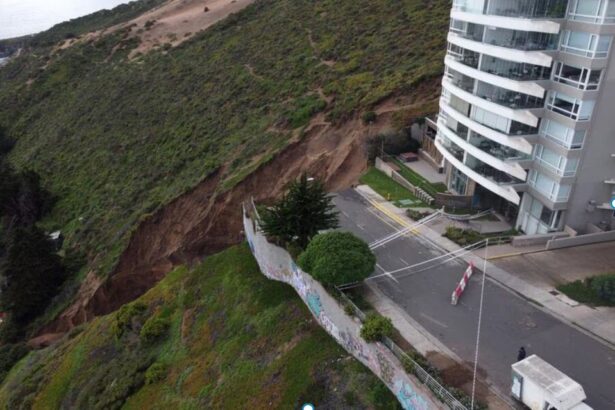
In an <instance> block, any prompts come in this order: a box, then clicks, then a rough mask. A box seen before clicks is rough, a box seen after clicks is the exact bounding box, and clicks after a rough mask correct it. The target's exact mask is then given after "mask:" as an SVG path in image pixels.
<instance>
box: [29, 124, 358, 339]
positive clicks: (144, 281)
mask: <svg viewBox="0 0 615 410" xmlns="http://www.w3.org/2000/svg"><path fill="white" fill-rule="evenodd" d="M314 124H315V125H313V126H311V127H310V128H308V131H307V133H306V135H305V136H304V137H303V138H302V139H301V140H299V141H295V142H293V143H291V144H290V145H289V146H288V147H286V148H285V149H284V150H283V151H282V152H280V153H279V154H278V155H276V156H275V158H274V159H272V160H271V161H270V162H268V163H267V164H265V165H263V166H261V167H260V168H259V169H258V170H256V171H255V172H254V173H252V174H251V175H249V176H248V177H247V178H246V179H244V180H243V181H242V182H240V183H239V184H238V185H236V186H235V187H234V188H232V189H231V190H228V191H226V192H224V193H216V188H217V187H218V182H219V180H220V176H221V175H222V174H223V170H219V171H218V172H217V173H216V174H215V175H213V176H211V177H209V178H207V179H206V180H204V181H203V182H202V183H201V184H199V185H198V186H197V187H196V188H194V189H193V190H192V191H190V192H187V193H186V194H184V195H182V196H181V197H179V198H177V199H176V200H174V201H173V202H172V203H170V204H169V205H168V206H166V207H165V208H163V209H162V210H161V211H159V212H157V213H156V214H154V215H153V216H151V217H150V218H148V219H147V220H146V221H144V222H143V223H142V224H141V225H140V226H139V228H138V229H137V231H136V232H135V233H134V235H133V237H132V239H131V241H130V244H129V246H128V248H127V250H126V251H125V252H124V253H123V255H122V257H121V259H120V262H119V263H118V266H117V268H116V269H115V271H114V273H113V275H111V277H110V279H109V280H108V281H106V282H104V283H101V282H100V281H99V280H98V279H97V277H96V275H94V274H91V275H89V277H88V279H87V280H86V281H84V283H83V284H82V286H81V289H80V291H79V296H78V299H77V301H76V302H75V303H74V304H73V305H72V306H71V307H69V308H68V309H67V310H66V311H65V312H64V313H63V314H62V315H61V316H60V317H59V318H58V319H57V320H56V321H55V322H53V323H51V324H50V325H48V326H46V327H45V328H44V330H43V331H42V332H41V333H61V332H65V331H67V330H68V329H70V328H72V327H73V326H75V325H78V324H80V323H83V322H85V321H88V320H90V319H91V318H93V317H95V316H98V315H102V314H106V313H109V312H112V311H113V310H115V309H117V308H119V307H120V306H121V305H123V304H124V303H126V302H128V301H131V300H133V299H134V298H136V297H138V296H140V295H141V294H143V293H144V292H145V291H147V290H148V289H149V288H151V287H152V286H153V285H154V284H155V283H156V282H158V281H159V280H160V279H162V278H163V277H164V275H165V274H166V273H167V272H169V271H170V270H171V268H172V267H173V266H175V265H178V264H182V263H191V262H194V261H195V259H198V258H202V257H203V256H205V255H209V254H212V253H215V252H217V251H220V250H222V249H224V248H226V247H228V246H229V245H232V244H236V243H238V242H240V241H241V240H242V236H241V203H242V201H244V200H246V199H248V198H249V197H250V196H254V198H255V199H256V200H258V201H266V200H270V199H272V198H274V197H276V196H277V195H278V194H279V193H280V192H282V191H283V188H284V186H285V185H286V184H287V183H288V182H289V181H291V180H293V179H295V178H297V177H298V176H299V175H300V174H301V172H304V171H305V172H308V173H309V174H310V175H314V176H317V177H320V178H323V179H324V180H325V181H326V184H327V187H328V188H329V189H330V190H339V189H342V188H345V187H348V186H350V185H351V184H352V183H354V182H355V181H356V179H357V178H358V176H359V175H360V174H361V172H362V171H363V170H364V169H365V167H366V158H365V152H364V140H365V137H366V135H367V134H366V129H365V127H364V126H363V125H362V124H361V122H360V121H359V120H356V119H355V120H352V121H350V122H347V123H346V124H344V126H343V127H338V128H334V127H332V126H331V125H329V124H327V123H324V122H322V121H320V118H316V119H315V121H314Z"/></svg>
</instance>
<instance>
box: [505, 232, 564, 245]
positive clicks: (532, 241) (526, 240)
mask: <svg viewBox="0 0 615 410" xmlns="http://www.w3.org/2000/svg"><path fill="white" fill-rule="evenodd" d="M569 236H570V235H569V234H568V233H566V232H557V233H546V234H540V235H523V236H515V237H513V239H512V242H511V244H512V246H514V247H516V248H520V247H523V246H536V245H546V244H547V242H549V241H550V240H552V239H559V238H568V237H569Z"/></svg>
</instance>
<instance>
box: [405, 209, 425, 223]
mask: <svg viewBox="0 0 615 410" xmlns="http://www.w3.org/2000/svg"><path fill="white" fill-rule="evenodd" d="M406 215H408V218H411V219H414V220H415V221H419V220H421V219H423V218H425V217H426V216H429V215H431V212H421V211H417V210H416V209H408V210H407V211H406Z"/></svg>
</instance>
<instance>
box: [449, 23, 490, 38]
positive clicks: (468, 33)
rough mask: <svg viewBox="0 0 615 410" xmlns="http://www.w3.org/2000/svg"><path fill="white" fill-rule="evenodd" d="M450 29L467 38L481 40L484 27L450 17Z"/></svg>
mask: <svg viewBox="0 0 615 410" xmlns="http://www.w3.org/2000/svg"><path fill="white" fill-rule="evenodd" d="M450 31H451V33H455V34H457V35H458V36H460V37H463V38H467V39H468V40H472V41H478V42H481V41H483V34H484V32H485V27H484V26H481V25H480V24H474V23H468V22H465V21H461V20H455V19H451V24H450Z"/></svg>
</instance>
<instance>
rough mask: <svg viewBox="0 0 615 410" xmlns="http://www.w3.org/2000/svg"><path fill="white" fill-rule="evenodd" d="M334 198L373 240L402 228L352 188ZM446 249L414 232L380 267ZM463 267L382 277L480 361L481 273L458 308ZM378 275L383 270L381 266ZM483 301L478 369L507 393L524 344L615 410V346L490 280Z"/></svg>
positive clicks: (354, 228)
mask: <svg viewBox="0 0 615 410" xmlns="http://www.w3.org/2000/svg"><path fill="white" fill-rule="evenodd" d="M335 203H336V205H337V207H338V209H339V210H340V224H341V227H342V229H345V230H348V231H351V232H353V233H355V234H356V235H358V236H359V237H361V238H363V239H364V240H366V241H367V242H372V241H374V240H377V239H380V238H382V237H384V236H386V235H387V234H390V233H392V232H393V231H394V230H396V229H398V228H399V227H398V226H395V223H394V222H393V221H392V220H390V219H388V218H387V217H385V216H384V215H383V214H381V213H379V212H378V211H376V210H375V209H374V208H373V207H371V206H370V204H369V203H368V202H367V201H365V200H364V199H363V198H362V197H361V196H360V195H359V194H358V193H357V192H355V191H353V190H350V191H345V192H343V193H341V194H339V195H337V196H336V198H335ZM441 254H442V252H440V251H439V250H438V249H437V248H436V247H435V246H434V245H432V244H430V243H429V242H427V241H426V240H425V239H423V238H419V237H416V236H411V237H405V238H402V239H398V240H395V241H393V242H390V243H389V244H387V245H385V246H384V247H381V248H379V249H377V250H376V255H377V257H378V265H379V266H380V267H381V268H383V269H384V270H386V271H393V270H395V269H399V268H403V267H405V266H407V264H408V263H409V264H414V263H417V262H421V261H425V260H427V259H430V258H433V257H435V256H438V255H441ZM465 267H466V265H465V264H464V263H462V262H460V261H451V262H448V263H445V264H442V265H440V266H436V267H434V268H432V269H428V270H424V271H422V272H417V273H413V274H406V276H404V277H398V280H399V282H398V283H396V282H394V281H393V280H391V279H389V278H386V277H384V278H383V279H378V280H376V283H377V284H378V287H379V288H380V289H381V290H382V291H383V292H384V293H385V294H386V295H387V296H388V297H389V298H391V300H393V301H394V302H395V303H396V304H397V305H398V306H400V307H402V308H403V309H404V310H405V311H406V312H407V313H408V314H409V315H410V316H411V317H412V318H414V319H415V320H416V321H417V322H419V323H420V324H421V325H422V326H423V327H425V328H426V329H427V331H429V332H430V333H431V334H432V335H434V336H435V337H437V338H438V339H439V340H440V341H441V342H442V343H444V344H445V345H446V346H447V347H448V348H450V349H451V350H453V351H454V352H455V353H456V354H457V355H458V356H459V357H461V358H462V359H463V360H466V361H468V362H474V346H475V340H476V326H477V318H478V305H479V298H480V277H481V275H480V274H475V276H474V277H473V278H472V280H471V282H470V284H469V286H468V288H467V289H466V293H465V294H464V295H463V297H462V299H461V301H460V303H459V304H458V305H457V306H452V305H451V304H450V295H451V293H452V291H453V289H454V287H455V285H456V284H457V282H458V281H459V279H460V278H461V275H462V272H463V270H464V269H465ZM378 273H382V270H381V269H380V268H378V270H377V272H376V274H378ZM484 307H485V309H484V311H483V326H482V334H481V335H482V336H481V349H480V357H479V367H480V368H481V370H482V371H484V372H485V373H486V374H487V377H488V378H489V379H490V380H491V381H492V382H493V383H495V385H496V386H497V387H499V388H500V390H501V391H502V392H505V394H508V392H509V387H510V364H511V363H512V362H513V361H515V360H516V356H517V351H518V349H519V347H520V346H522V345H523V346H525V347H526V350H527V351H528V354H532V353H536V354H538V355H539V356H541V357H542V358H544V359H545V360H547V361H548V362H550V363H552V364H553V365H555V366H556V367H558V368H559V369H560V370H562V371H563V372H564V373H566V374H567V375H569V376H570V377H572V378H573V379H575V380H577V381H578V382H579V383H581V385H583V387H584V388H585V392H586V393H587V396H588V400H587V403H588V404H590V405H591V406H592V407H594V409H597V410H607V409H615V351H613V350H611V349H610V348H608V347H607V346H605V345H603V344H602V343H600V342H598V341H596V340H595V339H593V338H592V337H590V336H588V335H586V334H584V333H582V332H580V331H578V330H576V329H574V328H572V327H570V326H568V325H567V324H565V323H563V322H561V321H559V320H557V319H555V318H554V317H552V316H551V315H549V314H548V313H545V312H543V311H542V310H540V309H538V308H537V307H535V306H534V305H533V304H531V303H529V302H528V301H526V300H524V299H522V298H520V297H519V296H517V295H514V294H513V293H511V292H509V291H508V290H506V289H503V288H502V287H500V286H499V285H497V284H495V283H492V282H491V281H487V285H486V287H485V304H484Z"/></svg>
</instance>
